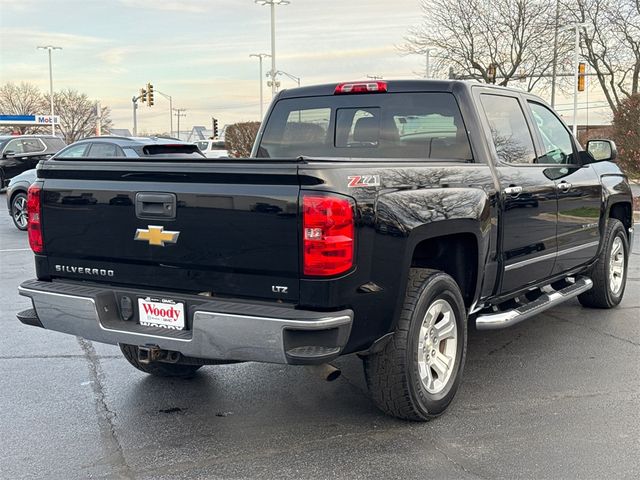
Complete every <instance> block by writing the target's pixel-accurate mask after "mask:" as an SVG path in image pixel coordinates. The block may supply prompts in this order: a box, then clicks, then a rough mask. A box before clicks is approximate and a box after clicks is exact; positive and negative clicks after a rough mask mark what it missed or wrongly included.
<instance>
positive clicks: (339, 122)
mask: <svg viewBox="0 0 640 480" xmlns="http://www.w3.org/2000/svg"><path fill="white" fill-rule="evenodd" d="M299 156H308V157H314V156H315V157H337V158H344V157H346V158H371V159H378V158H385V159H392V158H397V159H405V158H406V159H424V160H429V159H433V160H434V161H435V160H455V161H464V162H469V161H472V160H473V156H472V153H471V147H470V145H469V139H468V136H467V131H466V128H465V126H464V122H463V121H462V115H461V113H460V109H459V108H458V104H457V102H456V99H455V97H454V96H453V95H452V94H450V93H443V92H429V93H384V94H364V95H340V96H321V97H309V98H290V99H283V100H280V101H279V102H278V103H277V104H276V106H275V107H274V109H273V111H272V113H271V114H270V116H269V118H268V120H267V124H266V128H265V131H264V134H263V136H262V139H261V142H260V145H259V148H258V157H263V158H296V157H299Z"/></svg>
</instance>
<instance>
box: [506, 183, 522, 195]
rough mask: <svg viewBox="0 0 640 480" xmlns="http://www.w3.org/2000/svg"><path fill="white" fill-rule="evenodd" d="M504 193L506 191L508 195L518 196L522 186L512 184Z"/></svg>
mask: <svg viewBox="0 0 640 480" xmlns="http://www.w3.org/2000/svg"><path fill="white" fill-rule="evenodd" d="M504 193H506V194H507V195H511V196H512V197H517V196H518V195H520V194H521V193H522V187H518V186H514V185H512V186H510V187H507V188H505V189H504Z"/></svg>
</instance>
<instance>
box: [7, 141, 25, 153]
mask: <svg viewBox="0 0 640 480" xmlns="http://www.w3.org/2000/svg"><path fill="white" fill-rule="evenodd" d="M4 152H5V153H6V152H13V153H24V147H23V145H22V140H21V139H15V140H11V141H10V142H9V143H7V146H6V147H5V149H4Z"/></svg>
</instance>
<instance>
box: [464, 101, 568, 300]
mask: <svg viewBox="0 0 640 480" xmlns="http://www.w3.org/2000/svg"><path fill="white" fill-rule="evenodd" d="M476 95H477V96H478V100H479V102H480V105H481V107H482V109H483V110H484V113H485V116H484V119H483V120H484V122H485V131H486V132H487V134H488V136H489V141H490V143H491V145H492V146H493V151H494V156H495V164H496V170H497V174H498V178H499V181H500V189H501V202H502V209H501V218H500V224H501V227H502V228H501V251H502V263H503V271H504V273H503V277H502V286H501V289H500V292H501V293H508V292H511V291H514V290H518V289H520V288H523V287H526V286H527V285H529V284H532V283H536V282H538V281H540V280H541V279H544V278H547V277H548V276H550V275H551V272H552V270H553V265H554V262H555V257H556V252H557V241H556V225H557V198H556V184H555V182H554V181H553V179H551V178H549V177H548V176H547V172H546V171H545V170H546V166H543V165H540V164H539V163H537V161H538V157H539V152H537V150H536V147H535V144H534V133H533V125H531V124H530V121H529V117H528V116H527V115H525V109H526V105H523V103H522V99H521V98H520V96H519V95H518V94H516V93H510V92H503V91H501V92H496V90H491V89H477V90H476Z"/></svg>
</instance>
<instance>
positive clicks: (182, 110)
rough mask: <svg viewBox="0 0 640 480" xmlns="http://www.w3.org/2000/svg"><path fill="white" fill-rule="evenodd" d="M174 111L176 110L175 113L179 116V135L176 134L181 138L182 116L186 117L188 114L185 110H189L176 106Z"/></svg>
mask: <svg viewBox="0 0 640 480" xmlns="http://www.w3.org/2000/svg"><path fill="white" fill-rule="evenodd" d="M173 111H174V112H176V113H174V115H175V116H176V117H178V135H176V137H177V138H178V140H180V117H186V116H187V114H186V113H184V112H186V111H187V110H186V109H185V108H174V109H173Z"/></svg>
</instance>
